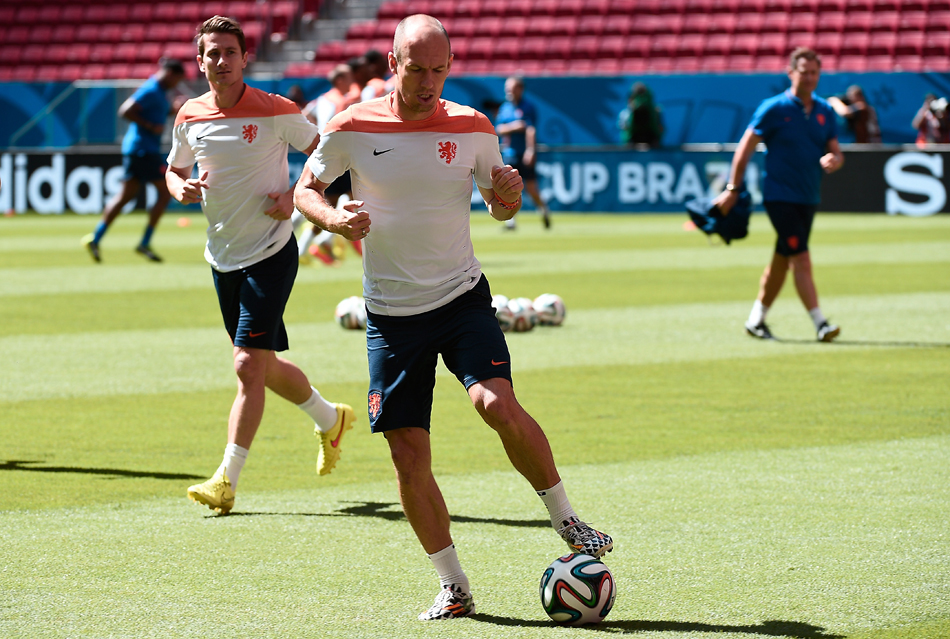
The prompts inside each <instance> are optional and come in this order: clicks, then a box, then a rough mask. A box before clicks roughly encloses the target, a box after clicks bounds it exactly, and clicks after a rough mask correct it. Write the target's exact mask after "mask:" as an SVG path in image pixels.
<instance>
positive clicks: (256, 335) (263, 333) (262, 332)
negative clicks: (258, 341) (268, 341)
mask: <svg viewBox="0 0 950 639" xmlns="http://www.w3.org/2000/svg"><path fill="white" fill-rule="evenodd" d="M261 335H267V331H261V332H260V333H252V332H250V331H248V332H247V336H248V337H260V336H261Z"/></svg>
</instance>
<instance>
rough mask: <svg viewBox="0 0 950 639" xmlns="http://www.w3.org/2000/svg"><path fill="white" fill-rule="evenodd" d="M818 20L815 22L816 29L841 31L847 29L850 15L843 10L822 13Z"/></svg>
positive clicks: (819, 30)
mask: <svg viewBox="0 0 950 639" xmlns="http://www.w3.org/2000/svg"><path fill="white" fill-rule="evenodd" d="M820 15H821V17H820V18H819V20H818V22H817V23H816V24H815V31H818V32H824V31H832V32H837V33H841V32H842V31H844V30H845V28H846V26H847V23H848V16H846V15H845V13H844V12H843V11H835V12H829V13H822V14H820Z"/></svg>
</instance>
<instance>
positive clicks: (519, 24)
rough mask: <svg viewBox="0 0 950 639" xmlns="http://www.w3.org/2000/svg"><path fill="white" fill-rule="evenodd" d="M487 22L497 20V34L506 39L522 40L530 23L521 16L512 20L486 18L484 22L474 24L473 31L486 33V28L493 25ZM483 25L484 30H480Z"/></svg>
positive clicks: (528, 19)
mask: <svg viewBox="0 0 950 639" xmlns="http://www.w3.org/2000/svg"><path fill="white" fill-rule="evenodd" d="M487 20H492V21H494V20H498V21H499V23H500V24H499V25H498V34H499V35H500V36H502V37H506V38H523V37H524V36H525V34H526V33H527V31H528V24H529V23H530V22H531V20H530V18H523V17H521V16H515V17H512V18H488V19H486V20H479V21H477V22H476V23H475V29H476V30H478V31H483V32H486V33H487V28H488V27H489V26H493V23H488V22H487ZM483 24H484V29H483V28H482V26H483Z"/></svg>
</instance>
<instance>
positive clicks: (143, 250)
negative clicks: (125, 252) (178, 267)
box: [135, 244, 162, 262]
mask: <svg viewBox="0 0 950 639" xmlns="http://www.w3.org/2000/svg"><path fill="white" fill-rule="evenodd" d="M135 252H136V253H138V254H139V255H143V256H145V259H147V260H149V261H150V262H161V261H162V258H160V257H159V256H158V255H156V254H155V253H153V252H152V249H150V248H149V247H147V246H142V245H141V244H139V245H138V246H136V247H135Z"/></svg>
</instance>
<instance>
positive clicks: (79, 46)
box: [67, 42, 92, 64]
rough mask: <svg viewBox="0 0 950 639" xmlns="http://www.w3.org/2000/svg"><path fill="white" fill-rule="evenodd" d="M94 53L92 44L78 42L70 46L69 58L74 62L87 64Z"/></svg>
mask: <svg viewBox="0 0 950 639" xmlns="http://www.w3.org/2000/svg"><path fill="white" fill-rule="evenodd" d="M91 55H92V45H91V44H89V43H87V42H76V43H74V44H72V45H71V46H70V47H69V53H68V57H67V60H68V61H69V62H71V63H73V64H86V63H87V62H89V58H90V56H91Z"/></svg>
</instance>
